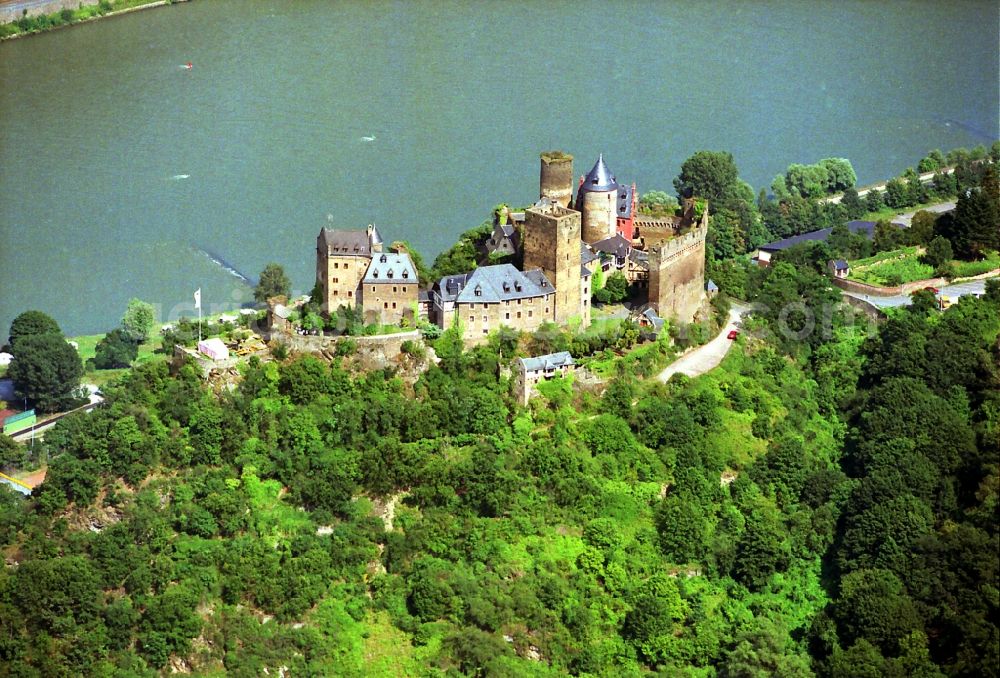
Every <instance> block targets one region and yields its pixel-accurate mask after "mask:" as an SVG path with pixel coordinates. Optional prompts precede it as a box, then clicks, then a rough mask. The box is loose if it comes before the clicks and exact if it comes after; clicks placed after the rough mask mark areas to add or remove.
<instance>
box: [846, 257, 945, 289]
mask: <svg viewBox="0 0 1000 678" xmlns="http://www.w3.org/2000/svg"><path fill="white" fill-rule="evenodd" d="M877 257H882V258H881V259H879V258H877ZM877 257H869V258H868V259H861V260H858V261H856V262H854V263H853V264H852V265H851V275H850V276H849V279H850V280H857V281H858V282H863V283H868V284H869V285H887V286H892V285H901V284H903V283H908V282H913V281H915V280H926V279H928V278H933V277H934V267H933V266H931V265H930V264H924V263H922V262H921V261H920V255H919V254H917V248H915V247H907V248H904V249H901V250H893V251H892V252H883V253H881V254H879V255H877ZM859 269H861V270H859Z"/></svg>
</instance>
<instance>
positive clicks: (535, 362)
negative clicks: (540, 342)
mask: <svg viewBox="0 0 1000 678" xmlns="http://www.w3.org/2000/svg"><path fill="white" fill-rule="evenodd" d="M518 362H520V363H521V369H522V370H524V371H525V372H540V371H548V370H556V369H559V368H560V367H565V366H567V365H576V361H575V360H573V356H571V355H570V354H569V351H560V352H559V353H549V354H548V355H540V356H538V357H535V358H518Z"/></svg>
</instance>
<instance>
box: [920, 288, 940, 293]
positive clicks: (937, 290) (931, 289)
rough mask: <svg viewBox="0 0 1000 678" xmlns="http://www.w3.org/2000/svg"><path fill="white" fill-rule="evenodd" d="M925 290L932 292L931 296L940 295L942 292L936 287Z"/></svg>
mask: <svg viewBox="0 0 1000 678" xmlns="http://www.w3.org/2000/svg"><path fill="white" fill-rule="evenodd" d="M924 289H925V290H927V291H928V292H930V293H931V294H940V292H941V290H939V289H938V288H936V287H925V288H924Z"/></svg>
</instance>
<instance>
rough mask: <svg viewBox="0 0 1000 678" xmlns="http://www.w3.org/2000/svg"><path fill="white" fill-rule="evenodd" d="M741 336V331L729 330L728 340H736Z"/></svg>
mask: <svg viewBox="0 0 1000 678" xmlns="http://www.w3.org/2000/svg"><path fill="white" fill-rule="evenodd" d="M738 336H740V331H739V330H729V334H727V335H726V339H735V338H736V337H738Z"/></svg>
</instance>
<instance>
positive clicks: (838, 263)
mask: <svg viewBox="0 0 1000 678" xmlns="http://www.w3.org/2000/svg"><path fill="white" fill-rule="evenodd" d="M848 268H850V266H849V265H848V263H847V262H846V261H844V260H843V259H834V260H833V270H835V271H846V270H847V269H848Z"/></svg>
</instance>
